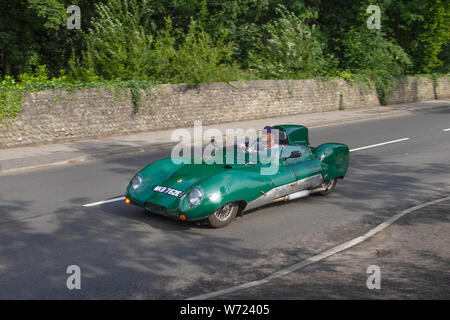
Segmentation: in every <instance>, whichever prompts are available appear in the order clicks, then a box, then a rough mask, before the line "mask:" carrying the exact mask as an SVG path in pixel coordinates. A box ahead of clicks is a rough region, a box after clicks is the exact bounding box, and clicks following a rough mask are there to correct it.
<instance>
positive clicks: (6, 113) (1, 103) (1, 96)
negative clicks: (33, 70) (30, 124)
mask: <svg viewBox="0 0 450 320" xmlns="http://www.w3.org/2000/svg"><path fill="white" fill-rule="evenodd" d="M21 108H22V93H21V89H20V86H19V85H18V84H17V83H16V82H15V80H14V78H12V77H9V76H6V77H5V79H4V80H3V81H2V82H0V123H2V122H3V121H4V120H5V119H7V118H15V117H16V116H17V114H18V113H19V112H20V110H21Z"/></svg>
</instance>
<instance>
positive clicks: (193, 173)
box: [127, 159, 230, 210]
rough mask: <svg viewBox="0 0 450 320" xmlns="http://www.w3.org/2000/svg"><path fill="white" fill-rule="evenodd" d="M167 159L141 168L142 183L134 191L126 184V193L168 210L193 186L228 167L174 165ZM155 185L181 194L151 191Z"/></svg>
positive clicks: (204, 164)
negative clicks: (174, 194) (177, 195)
mask: <svg viewBox="0 0 450 320" xmlns="http://www.w3.org/2000/svg"><path fill="white" fill-rule="evenodd" d="M167 160H171V159H166V160H165V161H158V162H155V163H153V164H151V165H149V166H147V167H146V168H144V169H142V170H141V171H140V174H141V175H142V177H143V183H142V185H141V186H140V187H139V188H138V189H137V190H136V191H131V189H130V186H128V188H127V194H128V195H130V196H131V197H132V198H133V199H134V200H137V201H138V202H139V203H141V204H144V203H147V202H151V203H154V204H158V205H160V206H163V207H165V208H167V209H169V210H172V209H176V208H177V207H178V203H179V201H180V199H181V198H183V197H184V196H185V195H186V194H187V193H188V192H189V191H190V190H191V189H192V188H193V187H195V186H197V185H199V184H201V183H202V182H203V181H205V180H207V179H209V178H211V177H213V176H214V175H217V174H220V173H221V172H223V171H226V170H229V168H230V167H227V168H226V167H225V165H223V164H206V163H202V164H194V163H182V164H178V165H176V164H173V163H169V161H167ZM170 162H171V161H170ZM155 186H161V187H166V188H171V189H175V190H178V191H182V194H181V195H180V196H179V197H176V196H173V195H170V194H166V193H163V192H158V191H153V188H154V187H155Z"/></svg>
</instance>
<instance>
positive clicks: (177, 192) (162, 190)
mask: <svg viewBox="0 0 450 320" xmlns="http://www.w3.org/2000/svg"><path fill="white" fill-rule="evenodd" d="M153 191H156V192H160V193H164V194H168V195H171V196H174V197H179V196H181V195H182V194H183V191H180V190H176V189H172V188H169V187H162V186H155V187H154V188H153Z"/></svg>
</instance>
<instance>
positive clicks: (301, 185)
mask: <svg viewBox="0 0 450 320" xmlns="http://www.w3.org/2000/svg"><path fill="white" fill-rule="evenodd" d="M322 182H323V178H322V175H321V174H316V175H315V176H311V177H308V178H305V179H301V180H298V181H295V182H291V183H289V184H285V185H282V186H279V187H276V188H273V189H271V190H270V191H268V192H266V193H265V194H262V195H261V196H260V197H258V198H256V199H255V200H253V201H251V202H249V203H248V204H247V206H246V207H245V211H246V210H251V209H254V208H258V207H261V206H264V205H266V204H269V203H271V202H272V201H273V200H275V199H277V198H280V197H283V196H287V195H288V194H291V193H295V192H298V191H302V190H306V189H311V188H315V187H317V186H319V185H320V184H321V183H322ZM294 183H295V185H294V186H292V184H294Z"/></svg>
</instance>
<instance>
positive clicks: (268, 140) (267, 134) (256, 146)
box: [239, 126, 280, 152]
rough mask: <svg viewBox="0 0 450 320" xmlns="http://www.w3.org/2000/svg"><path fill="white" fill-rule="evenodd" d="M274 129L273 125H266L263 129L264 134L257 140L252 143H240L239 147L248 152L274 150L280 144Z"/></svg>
mask: <svg viewBox="0 0 450 320" xmlns="http://www.w3.org/2000/svg"><path fill="white" fill-rule="evenodd" d="M274 130H277V129H274V128H272V127H271V126H265V127H264V129H263V136H262V138H261V139H258V140H256V141H255V142H254V143H253V144H252V145H250V146H248V145H247V144H240V145H239V147H240V148H241V149H243V150H245V151H248V152H258V151H263V150H272V149H276V148H279V147H280V146H279V144H278V143H277V141H276V139H275V134H274V132H273V131H274Z"/></svg>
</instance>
